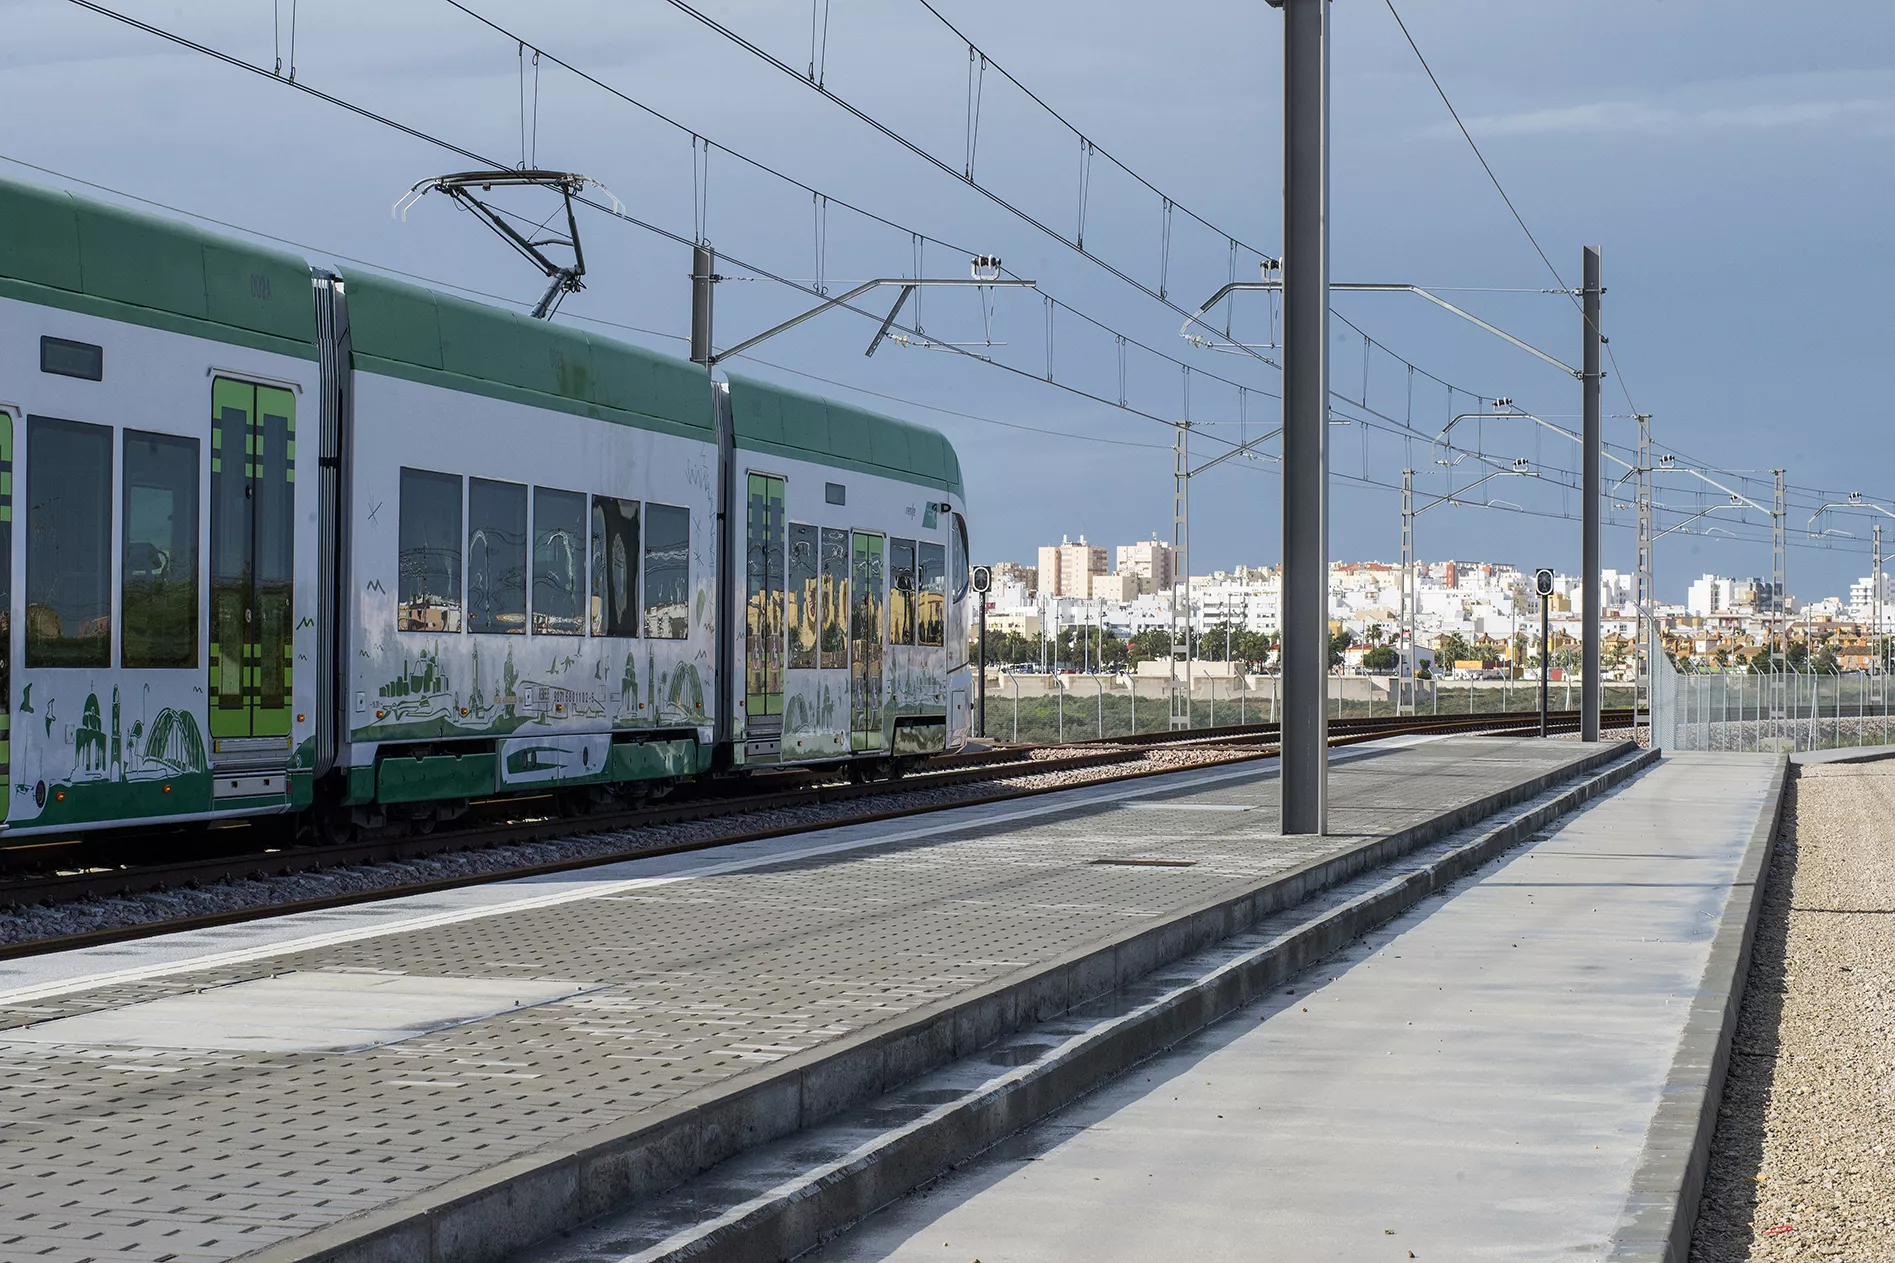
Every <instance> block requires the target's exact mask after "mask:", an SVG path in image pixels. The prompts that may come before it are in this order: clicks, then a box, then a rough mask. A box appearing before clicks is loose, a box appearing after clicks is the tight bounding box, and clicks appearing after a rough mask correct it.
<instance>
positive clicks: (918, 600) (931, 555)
mask: <svg viewBox="0 0 1895 1263" xmlns="http://www.w3.org/2000/svg"><path fill="white" fill-rule="evenodd" d="M916 554H917V563H918V564H917V566H916V571H917V574H916V577H915V643H916V644H919V645H942V644H946V643H947V549H946V548H945V547H943V546H942V545H940V544H927V543H924V544H921V545H919V546H918V547H917V549H916Z"/></svg>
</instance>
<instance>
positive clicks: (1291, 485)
mask: <svg viewBox="0 0 1895 1263" xmlns="http://www.w3.org/2000/svg"><path fill="white" fill-rule="evenodd" d="M1273 2H1274V3H1276V4H1277V5H1278V7H1280V8H1281V9H1282V10H1283V18H1284V22H1283V243H1284V250H1283V253H1284V258H1283V345H1284V361H1283V732H1282V751H1283V755H1282V782H1283V813H1282V828H1283V831H1284V832H1285V833H1317V834H1320V833H1326V832H1328V825H1329V819H1328V815H1329V787H1328V773H1329V768H1328V755H1329V750H1328V736H1329V725H1328V720H1327V716H1325V714H1324V713H1323V702H1324V700H1325V699H1324V696H1323V694H1324V693H1325V692H1326V691H1327V689H1328V682H1329V435H1328V429H1329V427H1328V424H1327V422H1328V419H1329V43H1330V41H1329V21H1330V8H1329V0H1273Z"/></svg>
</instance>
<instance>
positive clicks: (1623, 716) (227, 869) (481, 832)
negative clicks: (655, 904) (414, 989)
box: [0, 710, 1633, 960]
mask: <svg viewBox="0 0 1895 1263" xmlns="http://www.w3.org/2000/svg"><path fill="white" fill-rule="evenodd" d="M1632 719H1633V716H1632V712H1631V711H1629V710H1615V711H1607V712H1604V713H1603V715H1602V717H1601V724H1602V726H1603V727H1607V728H1610V727H1624V726H1629V725H1630V724H1631V723H1632ZM1578 724H1579V716H1578V713H1577V712H1575V711H1561V712H1554V713H1553V714H1552V715H1551V716H1549V730H1550V731H1552V732H1556V733H1564V732H1572V731H1576V730H1577V728H1578ZM1537 725H1538V717H1537V715H1534V714H1530V713H1511V712H1510V713H1506V714H1498V715H1496V714H1486V715H1455V716H1419V717H1399V718H1395V717H1384V718H1374V719H1340V720H1331V721H1330V724H1329V743H1330V745H1332V746H1344V745H1354V744H1358V743H1361V742H1366V741H1374V740H1377V739H1379V738H1383V737H1388V736H1396V735H1415V734H1436V735H1451V734H1457V733H1506V732H1520V731H1533V730H1535V729H1536V728H1537ZM1279 740H1280V730H1279V727H1278V725H1276V724H1231V725H1224V726H1220V727H1216V728H1201V729H1193V730H1189V731H1185V732H1155V733H1139V734H1136V735H1132V736H1128V737H1108V738H1105V739H1103V740H1100V739H1097V738H1091V739H1086V740H1079V741H1068V742H1064V743H1060V744H1058V745H1052V746H1043V745H1024V744H1023V745H1002V746H997V747H993V748H989V749H983V750H973V751H962V752H957V753H955V754H948V755H938V756H935V757H934V758H932V759H931V760H929V761H928V763H927V764H925V765H923V767H922V768H921V769H920V770H918V771H915V772H911V773H909V774H907V775H906V776H903V777H901V778H899V779H897V780H892V781H872V782H866V783H815V784H811V783H809V782H808V780H807V778H806V777H800V776H796V775H794V774H783V775H782V779H783V780H784V781H790V782H794V783H789V784H774V785H766V786H765V787H763V788H761V789H755V788H753V787H752V785H753V784H754V782H752V783H744V782H734V781H733V782H718V783H717V784H718V785H719V786H720V787H723V788H726V789H729V788H730V787H732V786H736V787H737V788H736V792H726V793H721V794H715V795H710V796H703V797H691V798H685V799H681V800H679V801H675V802H665V803H661V804H657V805H654V806H646V807H640V808H636V809H631V810H618V811H607V812H602V813H596V814H592V815H587V816H583V817H578V818H573V817H567V816H561V815H557V814H550V813H549V814H546V815H539V816H523V817H521V818H518V819H512V820H506V821H501V822H498V823H488V824H484V825H481V826H479V827H473V828H466V829H460V830H454V831H442V832H436V833H431V834H424V835H418V836H410V837H399V838H382V839H375V840H369V841H359V842H346V843H337V844H324V845H310V846H285V847H271V848H268V849H261V850H255V851H251V852H246V853H241V854H234V855H232V854H219V855H209V856H204V857H199V858H191V859H186V860H181V861H173V862H167V863H156V864H141V863H121V864H115V865H112V866H108V867H94V868H87V869H84V870H82V871H64V872H50V873H44V872H42V873H26V874H18V875H10V876H6V877H0V907H4V906H12V907H22V906H33V905H60V904H70V903H75V902H78V901H81V900H87V899H98V898H111V897H115V896H127V895H137V894H142V893H149V892H155V891H163V890H175V889H179V888H185V887H202V886H209V885H213V884H216V883H221V882H228V881H234V880H244V879H254V878H271V877H281V876H286V875H290V874H295V873H304V872H312V871H317V870H323V869H336V868H345V867H351V866H357V865H375V864H388V863H398V862H402V861H412V860H419V859H427V858H431V857H436V856H442V855H448V854H453V853H456V852H467V851H474V850H481V849H489V848H494V847H500V846H506V845H509V844H516V843H523V842H534V841H542V840H546V839H551V838H562V839H565V838H575V837H583V836H585V835H591V834H606V833H614V832H620V831H625V830H643V829H651V828H654V827H662V826H665V825H674V824H681V823H687V822H696V821H703V820H712V819H717V818H722V817H739V818H740V817H744V816H751V815H755V814H757V813H769V812H780V811H785V810H793V809H799V808H811V807H825V806H832V805H840V804H845V803H849V802H854V801H860V800H865V799H870V798H876V797H898V796H909V795H915V794H918V793H920V792H922V791H927V790H939V789H953V788H958V787H964V786H969V785H976V784H982V783H991V782H997V781H1009V780H1018V779H1020V778H1025V777H1045V776H1049V775H1052V774H1057V773H1063V772H1074V771H1084V770H1089V769H1094V768H1100V767H1107V766H1112V765H1118V764H1138V763H1145V762H1147V761H1148V759H1147V756H1148V755H1149V754H1151V753H1152V752H1153V751H1154V750H1161V749H1168V750H1185V751H1196V752H1204V753H1211V754H1215V755H1223V756H1225V757H1219V758H1212V759H1208V760H1206V761H1205V762H1204V763H1201V764H1199V766H1210V765H1221V764H1226V763H1235V762H1244V761H1248V760H1254V759H1263V758H1268V757H1271V756H1272V755H1274V754H1276V753H1277V752H1278V750H1279ZM1176 770H1179V769H1178V768H1176V767H1175V766H1159V767H1143V768H1137V769H1135V770H1128V771H1126V772H1125V773H1124V774H1123V775H1120V776H1112V777H1106V778H1103V779H1109V780H1131V779H1138V778H1142V777H1146V776H1155V775H1162V774H1164V773H1167V772H1171V771H1176ZM771 778H772V779H775V778H776V774H771ZM1092 783H1097V782H1092ZM1067 787H1068V786H1067V785H1066V784H1063V783H1042V784H1038V785H1017V784H1016V785H1004V786H996V787H995V789H994V790H993V791H992V792H990V793H985V794H979V795H974V796H968V797H962V798H957V799H955V800H954V801H952V802H949V803H942V802H939V801H928V802H918V803H914V804H910V805H899V804H898V805H895V806H892V807H886V808H880V809H874V808H872V809H870V810H866V811H861V812H853V813H846V814H842V815H839V816H826V817H824V818H820V819H811V820H808V821H802V822H783V821H772V822H768V823H764V824H762V825H761V826H760V827H759V826H756V825H752V827H748V828H746V827H743V825H744V824H745V823H746V822H744V821H742V820H741V819H734V820H733V821H732V823H733V825H735V826H737V827H735V828H733V829H732V830H731V831H729V832H727V833H720V834H717V835H716V836H712V837H696V838H691V839H688V840H683V841H679V842H675V843H669V844H659V845H651V844H645V845H640V846H635V847H630V848H627V849H625V850H623V851H618V852H610V851H608V852H605V853H592V854H588V855H585V856H583V857H575V858H571V859H561V860H556V861H552V862H545V863H533V864H524V865H520V866H518V867H511V868H503V869H499V870H491V871H485V872H479V873H466V874H460V875H456V876H453V877H449V878H444V879H439V880H431V881H416V882H410V883H404V884H397V885H390V886H384V887H380V888H377V889H373V890H365V891H351V892H348V893H343V894H336V895H331V896H324V897H321V898H315V899H304V900H297V901H293V902H284V903H271V904H267V905H261V906H256V907H248V908H243V909H235V910H230V911H220V912H213V913H206V914H202V915H196V916H186V917H178V918H172V919H167V920H157V921H149V922H145V923H141V924H138V925H127V926H121V927H114V928H111V929H102V930H95V931H88V932H84V933H78V934H67V935H61V936H58V937H50V938H38V939H31V940H25V941H20V942H14V943H6V944H0V960H5V959H11V958H15V957H20V956H26V955H36V954H40V953H45V952H52V951H63V950H68V949H71V948H76V947H85V946H92V945H96V944H100V943H110V942H119V941H123V940H126V939H131V938H141V937H146V936H149V935H153V934H159V933H170V932H173V931H176V930H183V929H196V928H202V927H206V926H213V925H227V924H231V923H234V922H239V921H247V920H255V919H258V918H261V917H268V916H277V915H282V914H285V913H290V912H301V911H314V910H317V909H321V908H333V907H340V906H346V905H349V904H355V903H366V902H372V901H375V900H381V899H387V898H392V897H395V896H399V895H410V894H422V893H427V892H430V891H438V890H447V889H453V888H456V887H460V886H468V885H476V884H480V883H484V882H492V881H503V880H510V879H515V878H521V877H533V876H543V875H548V874H553V873H559V872H566V871H571V870H574V869H579V868H587V867H593V866H596V865H599V864H608V863H613V862H616V861H619V860H625V859H634V858H642V857H648V856H653V855H665V854H676V853H679V852H683V851H694V850H704V849H708V848H711V847H717V846H729V845H733V844H735V843H739V842H747V841H754V840H758V839H762V838H768V837H778V836H783V835H787V834H793V833H800V832H807V831H810V830H813V829H822V828H831V827H834V826H836V825H838V824H856V823H872V822H875V821H880V820H890V819H899V818H901V817H904V816H912V815H919V814H923V813H925V812H928V811H933V810H938V809H940V808H941V807H943V806H966V805H970V804H974V803H985V802H999V801H1005V800H1007V799H1012V798H1023V797H1028V796H1032V795H1036V794H1043V793H1050V792H1054V791H1056V790H1059V789H1062V788H1067ZM746 791H747V792H746ZM0 853H4V850H3V849H0Z"/></svg>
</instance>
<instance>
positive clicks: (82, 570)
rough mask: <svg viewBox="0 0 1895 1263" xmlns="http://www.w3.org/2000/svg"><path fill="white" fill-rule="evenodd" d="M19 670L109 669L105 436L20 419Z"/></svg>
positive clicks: (76, 425)
mask: <svg viewBox="0 0 1895 1263" xmlns="http://www.w3.org/2000/svg"><path fill="white" fill-rule="evenodd" d="M27 456H28V461H27V468H26V505H27V517H26V522H27V527H26V541H27V542H26V665H27V666H29V667H109V666H111V665H112V431H111V430H110V429H108V428H107V427H105V426H102V425H87V424H85V423H84V422H80V421H56V420H54V419H53V418H51V417H29V418H28V419H27Z"/></svg>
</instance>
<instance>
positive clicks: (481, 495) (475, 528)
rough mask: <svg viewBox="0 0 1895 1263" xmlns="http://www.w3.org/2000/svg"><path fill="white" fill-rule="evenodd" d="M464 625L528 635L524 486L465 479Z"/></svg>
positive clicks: (479, 630)
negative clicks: (465, 623)
mask: <svg viewBox="0 0 1895 1263" xmlns="http://www.w3.org/2000/svg"><path fill="white" fill-rule="evenodd" d="M467 630H468V631H470V632H502V633H506V634H509V635H515V636H523V635H525V634H526V488H525V487H523V486H521V485H520V484H519V483H516V482H493V481H490V480H488V479H486V478H470V479H468V480H467Z"/></svg>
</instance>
